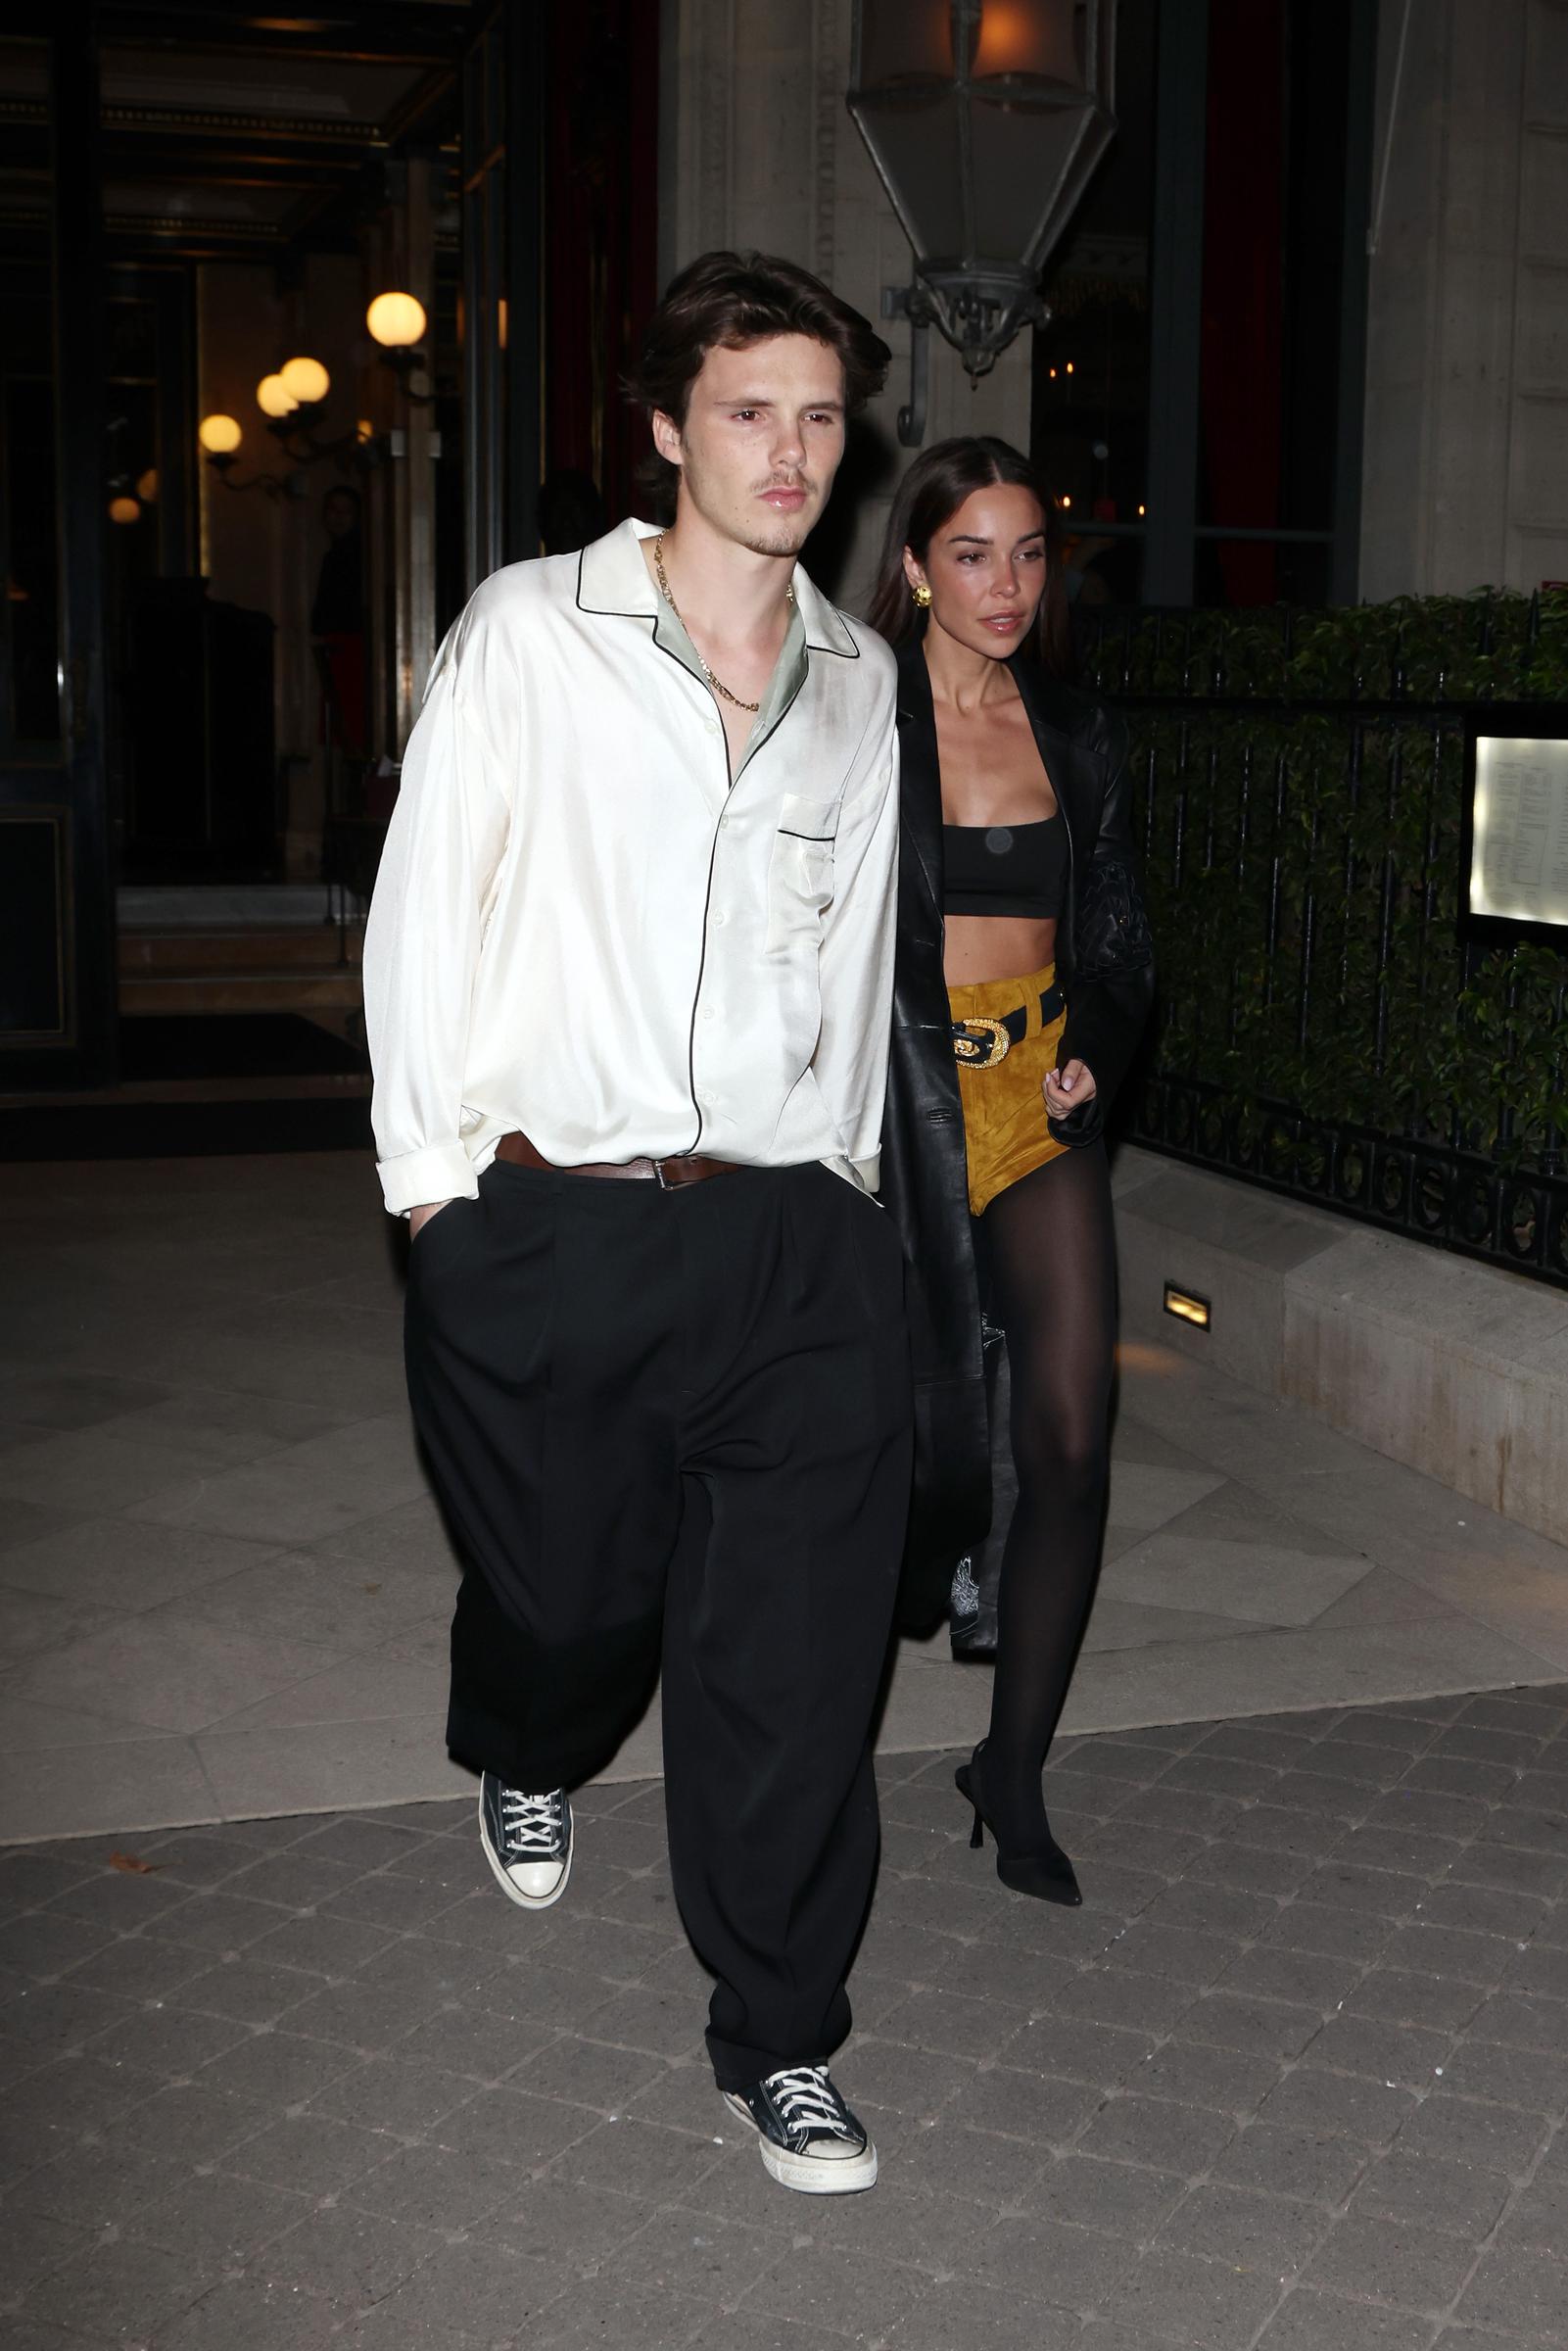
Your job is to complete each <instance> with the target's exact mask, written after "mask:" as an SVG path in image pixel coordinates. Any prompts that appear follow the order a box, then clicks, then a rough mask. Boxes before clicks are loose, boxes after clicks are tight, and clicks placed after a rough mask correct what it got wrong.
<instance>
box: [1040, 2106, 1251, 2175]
mask: <svg viewBox="0 0 1568 2351" xmlns="http://www.w3.org/2000/svg"><path fill="white" fill-rule="evenodd" d="M1235 2128H1236V2126H1235V2124H1234V2123H1233V2122H1232V2120H1231V2118H1230V2116H1229V2115H1226V2114H1215V2113H1212V2112H1211V2111H1210V2109H1209V2108H1207V2107H1201V2106H1175V2105H1167V2104H1166V2103H1165V2101H1164V2099H1162V2098H1141V2097H1115V2098H1112V2099H1111V2100H1110V2101H1109V2102H1108V2103H1107V2104H1106V2106H1104V2107H1103V2108H1102V2110H1101V2111H1100V2113H1099V2114H1097V2115H1096V2117H1095V2119H1094V2121H1093V2122H1092V2123H1091V2124H1090V2125H1089V2127H1088V2129H1087V2130H1086V2131H1085V2132H1084V2133H1083V2134H1082V2135H1081V2137H1080V2138H1079V2139H1078V2141H1077V2144H1078V2147H1079V2149H1080V2150H1081V2152H1082V2153H1083V2154H1085V2155H1104V2156H1107V2157H1109V2158H1111V2159H1112V2160H1113V2161H1115V2162H1121V2163H1146V2164H1148V2165H1150V2166H1151V2168H1153V2169H1154V2170H1157V2171H1166V2172H1182V2173H1185V2174H1186V2175H1187V2177H1188V2178H1189V2179H1190V2178H1194V2177H1196V2175H1197V2174H1198V2173H1200V2172H1206V2171H1208V2169H1209V2167H1210V2165H1211V2164H1212V2162H1213V2161H1214V2159H1215V2158H1216V2156H1217V2155H1218V2154H1219V2151H1220V2149H1221V2148H1222V2147H1223V2146H1225V2145H1226V2143H1227V2142H1228V2140H1229V2139H1231V2138H1232V2137H1233V2136H1234V2135H1235Z"/></svg>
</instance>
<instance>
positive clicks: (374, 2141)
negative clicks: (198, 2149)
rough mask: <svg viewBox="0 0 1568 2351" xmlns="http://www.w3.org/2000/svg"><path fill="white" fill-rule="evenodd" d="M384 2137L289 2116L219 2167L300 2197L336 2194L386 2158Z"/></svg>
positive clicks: (325, 2119)
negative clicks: (295, 2191)
mask: <svg viewBox="0 0 1568 2351" xmlns="http://www.w3.org/2000/svg"><path fill="white" fill-rule="evenodd" d="M392 2143H394V2142H391V2141H389V2139H388V2138H387V2136H386V2135H385V2133H383V2132H379V2131H363V2130H360V2129H358V2128H357V2127H356V2125H355V2124H353V2123H336V2122H333V2121H332V2120H331V2119H330V2117H329V2116H327V2115H324V2114H288V2115H285V2116H284V2117H283V2119H282V2121H281V2122H277V2123H273V2124H272V2125H271V2127H270V2128H269V2129H267V2130H265V2131H259V2132H258V2133H257V2134H256V2135H255V2136H254V2137H253V2138H248V2139H246V2140H244V2141H243V2143H242V2144H241V2145H239V2146H238V2147H235V2148H234V2149H233V2150H232V2151H231V2152H230V2153H229V2154H228V2155H227V2156H225V2157H224V2159H223V2169H224V2170H225V2171H228V2172H238V2173H241V2174H243V2175H244V2177H245V2178H246V2179H247V2180H261V2181H265V2182H266V2183H268V2185H270V2186H273V2187H291V2188H296V2189H298V2191H299V2192H300V2194H301V2195H306V2196H325V2195H335V2194H337V2193H339V2192H341V2191H342V2190H343V2189H346V2188H347V2187H348V2186H349V2184H350V2183H351V2182H353V2181H355V2180H358V2179H360V2178H362V2176H363V2175H364V2174H365V2173H366V2172H368V2171H369V2170H370V2169H371V2167H372V2165H374V2164H378V2163H382V2162H384V2161H385V2160H386V2156H387V2153H388V2148H389V2145H391V2144H392Z"/></svg>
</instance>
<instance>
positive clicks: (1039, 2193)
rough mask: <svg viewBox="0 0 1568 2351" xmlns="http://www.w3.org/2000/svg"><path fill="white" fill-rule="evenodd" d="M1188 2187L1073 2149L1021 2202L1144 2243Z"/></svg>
mask: <svg viewBox="0 0 1568 2351" xmlns="http://www.w3.org/2000/svg"><path fill="white" fill-rule="evenodd" d="M1186 2187H1187V2183H1186V2181H1185V2179H1183V2177H1182V2175H1181V2174H1180V2173H1179V2172H1157V2171H1151V2170H1149V2169H1148V2168H1147V2167H1146V2166H1144V2165H1143V2164H1135V2163H1114V2162H1112V2161H1110V2160H1109V2159H1105V2158H1102V2157H1099V2156H1095V2155H1080V2154H1078V2153H1077V2152H1076V2151H1074V2152H1072V2153H1070V2154H1068V2155H1064V2156H1061V2157H1060V2158H1059V2159H1058V2160H1057V2161H1056V2162H1055V2163H1053V2164H1052V2165H1051V2166H1050V2167H1049V2169H1048V2170H1046V2171H1044V2172H1042V2173H1041V2174H1040V2176H1039V2178H1038V2180H1037V2182H1036V2183H1035V2184H1034V2185H1033V2186H1032V2187H1031V2189H1030V2190H1029V2192H1028V2194H1027V2196H1026V2197H1025V2199H1024V2201H1025V2204H1026V2206H1027V2208H1028V2209H1029V2210H1030V2211H1031V2212H1040V2213H1044V2214H1045V2215H1046V2216H1047V2217H1048V2218H1049V2219H1051V2220H1054V2221H1069V2222H1072V2223H1074V2224H1076V2225H1077V2226H1078V2227H1081V2228H1085V2229H1100V2230H1105V2231H1108V2232H1109V2233H1110V2234H1112V2235H1113V2236H1117V2237H1122V2238H1127V2239H1129V2240H1131V2241H1132V2242H1134V2243H1142V2242H1144V2241H1145V2240H1146V2239H1147V2238H1149V2237H1151V2236H1153V2235H1154V2233H1155V2231H1156V2230H1157V2229H1158V2228H1159V2226H1160V2223H1161V2222H1162V2221H1163V2220H1164V2217H1165V2215H1166V2214H1167V2213H1168V2212H1170V2211H1171V2210H1172V2209H1173V2207H1174V2206H1175V2205H1176V2204H1177V2202H1178V2201H1179V2200H1180V2198H1181V2197H1182V2196H1183V2195H1184V2194H1185V2192H1186Z"/></svg>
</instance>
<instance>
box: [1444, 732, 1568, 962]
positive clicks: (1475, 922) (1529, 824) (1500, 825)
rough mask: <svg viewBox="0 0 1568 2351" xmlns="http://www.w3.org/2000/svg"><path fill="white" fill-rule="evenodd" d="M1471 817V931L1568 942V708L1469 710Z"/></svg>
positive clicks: (1466, 846)
mask: <svg viewBox="0 0 1568 2351" xmlns="http://www.w3.org/2000/svg"><path fill="white" fill-rule="evenodd" d="M1464 817H1465V823H1464V840H1463V859H1464V869H1463V878H1462V879H1463V887H1462V892H1461V904H1462V906H1463V909H1464V921H1465V927H1466V929H1467V930H1470V931H1473V932H1478V933H1481V934H1483V935H1491V936H1497V937H1504V936H1514V937H1518V936H1532V937H1543V938H1550V939H1552V940H1553V941H1554V943H1555V944H1557V945H1558V946H1568V709H1565V708H1564V707H1563V706H1562V705H1561V704H1555V703H1544V702H1530V703H1513V704H1509V705H1507V706H1506V707H1504V706H1502V705H1499V704H1496V703H1495V704H1493V705H1492V706H1491V707H1490V708H1488V707H1486V706H1485V705H1482V706H1481V707H1480V708H1477V709H1474V710H1472V711H1471V713H1470V714H1469V721H1468V725H1467V728H1466V742H1465V805H1464Z"/></svg>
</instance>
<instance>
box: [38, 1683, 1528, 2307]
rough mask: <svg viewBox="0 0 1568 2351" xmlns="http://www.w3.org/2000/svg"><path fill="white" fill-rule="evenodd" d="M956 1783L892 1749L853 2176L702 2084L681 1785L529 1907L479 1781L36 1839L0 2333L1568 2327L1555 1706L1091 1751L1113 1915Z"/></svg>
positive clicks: (1088, 1784) (854, 2075)
mask: <svg viewBox="0 0 1568 2351" xmlns="http://www.w3.org/2000/svg"><path fill="white" fill-rule="evenodd" d="M955 1760H956V1756H955V1754H954V1753H953V1752H951V1751H949V1752H942V1753H936V1754H929V1753H924V1754H916V1753H911V1754H905V1755H900V1756H888V1757H884V1758H883V1759H882V1761H881V1763H880V1764H879V1773H880V1776H881V1779H882V1784H883V1815H884V1832H885V1841H884V1852H883V1862H882V1870H881V1876H880V1881H879V1887H878V1891H877V1895H876V1899H875V1902H874V1906H873V1910H872V1915H871V1919H870V1922H869V1925H868V1929H867V1933H866V1936H865V1938H864V1942H863V1944H862V1948H861V1953H860V1957H859V1960H858V1963H857V1966H856V1969H855V1974H854V1977H853V1980H852V1986H851V1990H852V1994H853V1997H854V2001H855V2008H856V2018H857V2022H856V2030H855V2033H854V2035H853V2037H852V2039H851V2040H850V2042H849V2044H848V2045H847V2047H846V2048H845V2050H844V2051H843V2053H842V2055H841V2057H840V2059H839V2060H838V2061H837V2063H836V2066H835V2071H836V2073H837V2075H838V2077H839V2079H840V2081H841V2083H842V2085H843V2087H845V2089H846V2091H847V2092H848V2094H849V2095H850V2096H851V2098H852V2099H853V2101H854V2103H855V2104H856V2105H857V2107H858V2108H859V2109H860V2111H861V2112H862V2113H863V2114H864V2116H865V2117H866V2119H867V2121H868V2122H869V2123H870V2124H871V2126H872V2128H873V2130H874V2133H875V2135H876V2137H877V2140H878V2144H879V2149H880V2152H881V2158H882V2179H881V2181H880V2183H879V2186H878V2187H877V2188H876V2189H875V2190H874V2191H873V2192H872V2193H870V2194H868V2195H865V2196H861V2197H855V2198H848V2199H844V2200H842V2201H839V2200H830V2199H814V2200H807V2199H806V2198H803V2197H793V2196H790V2195H788V2194H787V2193H786V2192H785V2191H784V2190H782V2189H780V2188H778V2187H776V2186H775V2185H774V2184H773V2183H772V2182H771V2181H769V2180H768V2178H767V2177H766V2175H765V2174H764V2172H763V2170H762V2167H761V2165H760V2163H759V2161H758V2159H757V2156H756V2151H755V2148H754V2147H753V2146H751V2145H750V2144H748V2143H746V2141H745V2140H744V2139H743V2137H742V2136H741V2135H740V2134H739V2132H738V2131H737V2127H736V2123H735V2121H734V2118H733V2117H732V2116H731V2115H730V2114H729V2113H728V2112H727V2110H726V2109H725V2108H724V2107H723V2105H722V2104H721V2103H720V2101H719V2099H718V2097H717V2094H716V2093H715V2091H714V2090H713V2087H712V2084H711V2080H710V2078H709V2076H708V2073H707V2070H706V2066H705V2064H704V2061H703V2057H702V2050H701V2041H700V2034H701V2024H702V2009H703V2005H704V1999H705V1989H704V1984H703V1980H702V1977H701V1971H700V1970H699V1969H698V1967H697V1966H696V1963H695V1961H694V1960H693V1958H692V1957H691V1954H690V1952H689V1949H688V1947H687V1945H686V1943H685V1940H684V1938H683V1937H682V1935H681V1932H680V1927H679V1922H678V1920H677V1917H676V1915H675V1911H674V1905H673V1901H672V1899H671V1895H670V1888H669V1881H668V1873H667V1867H666V1861H665V1853H664V1844H663V1835H662V1828H661V1821H660V1814H661V1791H660V1790H659V1789H658V1787H657V1786H656V1785H654V1784H651V1783H646V1782H636V1781H628V1782H622V1783H619V1784H614V1785H605V1786H601V1787H598V1788H595V1789H591V1790H588V1791H585V1792H584V1794H583V1797H582V1799H581V1804H580V1815H581V1817H580V1831H579V1834H580V1859H579V1866H578V1868H577V1870H576V1871H575V1872H574V1877H573V1882H572V1888H571V1892H570V1895H569V1896H568V1898H567V1900H566V1902H565V1903H563V1904H562V1905H561V1907H560V1908H559V1909H557V1910H555V1911H552V1912H550V1913H548V1914H547V1915H546V1916H544V1917H541V1918H524V1917H522V1916H521V1915H520V1914H519V1913H518V1912H516V1911H515V1910H513V1909H512V1908H510V1906H509V1905H507V1904H506V1903H504V1902H502V1901H501V1900H500V1899H499V1896H498V1895H496V1894H495V1891H494V1888H493V1886H492V1885H491V1883H490V1879H489V1875H488V1871H487V1870H486V1867H485V1864H484V1861H483V1859H482V1856H481V1854H480V1852H479V1849H478V1846H477V1842H476V1839H475V1835H474V1827H473V1820H472V1812H471V1807H470V1805H469V1804H468V1803H467V1802H466V1801H459V1802H450V1801H449V1802H430V1803H412V1804H401V1805H392V1806H382V1807H380V1808H378V1809H376V1810H374V1811H368V1810H367V1811H360V1812H355V1813H340V1814H335V1815H331V1814H329V1815H299V1816H295V1817H289V1818H272V1819H265V1820H249V1821H232V1822H227V1823H224V1824H222V1825H221V1826H220V1827H216V1828H193V1829H180V1830H166V1831H154V1832H151V1833H140V1832H137V1833H130V1832H127V1833H124V1834H122V1835H120V1836H119V1837H118V1838H81V1839H74V1840H70V1841H66V1842H60V1843H55V1844H52V1845H48V1844H43V1845H40V1844H33V1845H24V1846H17V1847H13V1848H12V1849H11V1850H10V1851H9V1852H7V1853H5V1854H4V1855H0V2089H3V2092H4V2097H3V2106H0V2198H3V2207H4V2209H3V2219H0V2231H3V2234H4V2240H5V2244H6V2248H7V2251H6V2259H5V2263H4V2266H3V2269H0V2343H4V2344H5V2345H7V2346H14V2347H15V2351H44V2347H45V2346H48V2347H49V2351H107V2346H109V2345H111V2344H114V2345H118V2346H119V2347H120V2351H138V2347H140V2351H273V2347H274V2346H275V2347H276V2351H315V2347H316V2346H321V2345H329V2344H330V2345H339V2346H344V2347H345V2351H349V2347H357V2346H365V2347H366V2351H420V2347H422V2346H425V2345H429V2346H431V2347H432V2351H434V2347H435V2346H438V2345H439V2346H440V2347H441V2351H470V2347H472V2351H501V2347H502V2346H511V2345H514V2344H515V2345H518V2346H520V2347H521V2346H525V2345H526V2346H528V2347H529V2351H534V2347H536V2346H543V2347H544V2351H579V2347H582V2346H588V2345H591V2344H593V2345H597V2346H599V2347H600V2351H604V2347H605V2346H614V2347H615V2351H643V2346H648V2347H650V2351H656V2347H657V2346H660V2345H670V2346H691V2347H692V2351H696V2347H698V2346H702V2347H704V2351H719V2347H721V2346H722V2347H723V2351H808V2346H809V2347H810V2351H824V2347H825V2346H826V2347H827V2351H832V2346H833V2345H835V2344H845V2345H847V2344H859V2345H862V2346H866V2347H867V2351H1025V2347H1026V2351H1059V2347H1061V2346H1071V2347H1072V2351H1183V2347H1184V2351H1432V2347H1433V2346H1435V2345H1440V2346H1443V2351H1509V2347H1510V2346H1512V2347H1513V2351H1544V2347H1545V2346H1548V2345H1552V2346H1560V2345H1561V2344H1562V2342H1563V2341H1564V2340H1568V1900H1565V1899H1564V1887H1565V1886H1568V1684H1563V1683H1558V1684H1546V1685H1543V1686H1540V1687H1537V1688H1532V1689H1530V1690H1522V1691H1518V1692H1496V1693H1489V1694H1481V1695H1466V1694H1452V1695H1448V1696H1443V1697H1439V1698H1434V1699H1422V1700H1415V1701H1405V1702H1401V1703H1393V1704H1388V1705H1383V1706H1378V1707H1353V1708H1347V1707H1333V1706H1330V1707H1324V1708H1320V1709H1318V1710H1316V1711H1314V1712H1311V1713H1307V1712H1296V1713H1289V1714H1282V1715H1276V1716H1273V1717H1269V1718H1257V1717H1255V1718H1251V1719H1246V1720H1234V1719H1233V1720H1230V1721H1220V1722H1189V1723H1185V1724H1178V1725H1173V1726H1172V1725H1164V1726H1161V1725H1152V1726H1146V1727H1144V1728H1142V1729H1140V1730H1138V1731H1135V1732H1132V1733H1120V1734H1108V1735H1102V1736H1098V1737H1087V1738H1079V1739H1066V1740H1064V1741H1063V1742H1062V1744H1061V1747H1060V1749H1059V1751H1058V1755H1057V1757H1056V1758H1055V1759H1054V1760H1053V1763H1052V1766H1051V1768H1050V1770H1049V1771H1048V1773H1047V1778H1046V1792H1047V1799H1048V1801H1049V1802H1050V1803H1051V1806H1052V1817H1053V1822H1054V1825H1056V1826H1057V1828H1058V1830H1059V1832H1060V1833H1061V1834H1062V1835H1063V1837H1064V1839H1065V1841H1066V1842H1067V1843H1068V1845H1069V1848H1070V1849H1071V1851H1072V1852H1073V1855H1074V1858H1075V1860H1076V1862H1077V1864H1078V1868H1079V1872H1080V1876H1081V1878H1082V1882H1083V1885H1084V1890H1085V1897H1086V1898H1085V1904H1084V1907H1083V1909H1082V1910H1080V1911H1076V1912H1067V1911H1061V1910H1055V1909H1051V1908H1049V1907H1047V1906H1045V1905H1042V1904H1036V1903H1030V1902H1026V1901H1023V1900H1022V1899H1020V1898H1019V1897H1017V1896H1015V1895H1009V1894H1008V1893H1007V1892H1006V1891H1005V1890H1004V1889H1002V1888H1001V1887H1000V1886H999V1885H998V1883H997V1880H996V1878H995V1875H994V1872H993V1870H992V1868H991V1866H990V1861H989V1856H988V1855H987V1854H976V1853H973V1852H971V1851H970V1849H969V1847H968V1845H967V1842H966V1820H965V1816H964V1813H963V1807H962V1806H961V1804H960V1803H959V1800H958V1798H957V1795H956V1793H955V1791H954V1790H953V1788H952V1784H951V1777H952V1768H953V1764H954V1761H955ZM117 1855H118V1859H117V1857H116V1856H117Z"/></svg>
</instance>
